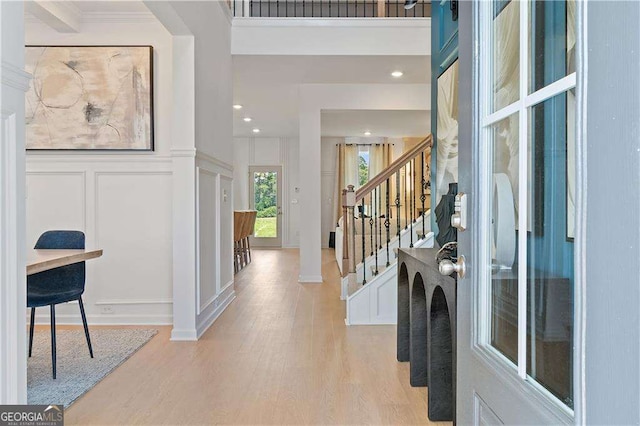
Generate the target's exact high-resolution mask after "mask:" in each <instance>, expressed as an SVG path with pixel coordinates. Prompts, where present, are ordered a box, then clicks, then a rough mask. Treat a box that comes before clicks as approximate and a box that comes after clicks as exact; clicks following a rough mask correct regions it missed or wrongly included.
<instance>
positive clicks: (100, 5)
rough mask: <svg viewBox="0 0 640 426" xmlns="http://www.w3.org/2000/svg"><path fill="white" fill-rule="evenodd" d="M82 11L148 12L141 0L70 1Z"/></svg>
mask: <svg viewBox="0 0 640 426" xmlns="http://www.w3.org/2000/svg"><path fill="white" fill-rule="evenodd" d="M69 3H71V4H73V5H74V6H75V7H76V8H78V9H79V10H80V11H81V12H82V13H144V12H149V9H147V6H145V5H144V3H142V2H141V1H126V0H110V1H92V0H88V1H71V2H69Z"/></svg>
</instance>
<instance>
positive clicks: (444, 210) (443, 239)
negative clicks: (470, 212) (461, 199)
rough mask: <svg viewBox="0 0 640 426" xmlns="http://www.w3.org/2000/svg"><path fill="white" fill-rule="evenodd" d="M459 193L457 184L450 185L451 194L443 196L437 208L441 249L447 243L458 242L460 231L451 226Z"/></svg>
mask: <svg viewBox="0 0 640 426" xmlns="http://www.w3.org/2000/svg"><path fill="white" fill-rule="evenodd" d="M457 193H458V184H457V183H456V182H452V183H450V184H449V192H447V193H446V194H445V195H443V196H442V198H441V199H440V202H439V203H438V205H437V206H436V223H437V224H438V235H437V236H436V241H437V242H438V244H440V247H442V246H444V245H445V244H447V243H450V242H453V241H458V230H457V229H456V228H454V227H453V226H451V215H453V212H454V205H455V199H456V194H457Z"/></svg>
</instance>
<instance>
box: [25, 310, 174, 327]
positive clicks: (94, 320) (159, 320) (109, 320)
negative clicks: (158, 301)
mask: <svg viewBox="0 0 640 426" xmlns="http://www.w3.org/2000/svg"><path fill="white" fill-rule="evenodd" d="M29 321H30V317H29V315H27V324H29ZM87 323H88V324H89V326H92V325H172V324H173V315H171V314H167V315H144V314H143V315H109V314H105V315H95V314H94V315H87ZM36 324H42V325H49V324H51V319H50V318H49V314H42V315H38V314H36ZM56 325H82V317H81V316H80V313H78V314H77V315H75V314H74V315H69V314H56Z"/></svg>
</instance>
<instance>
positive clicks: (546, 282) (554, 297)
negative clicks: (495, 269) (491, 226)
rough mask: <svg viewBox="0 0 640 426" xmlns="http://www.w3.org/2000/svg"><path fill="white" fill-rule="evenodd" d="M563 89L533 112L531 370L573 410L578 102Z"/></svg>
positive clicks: (529, 262)
mask: <svg viewBox="0 0 640 426" xmlns="http://www.w3.org/2000/svg"><path fill="white" fill-rule="evenodd" d="M573 98H574V95H573V91H572V90H570V91H568V92H564V93H561V94H559V95H557V96H554V97H553V98H551V99H549V100H547V101H545V102H543V103H541V104H538V105H536V106H535V107H533V108H531V109H530V111H529V129H530V132H529V135H530V136H529V149H528V152H529V162H528V163H529V167H530V168H532V169H533V170H534V173H533V184H532V185H530V186H529V188H528V191H529V192H530V197H529V200H532V201H531V203H532V204H531V205H530V207H529V212H530V215H531V216H532V218H533V223H534V229H533V232H531V233H529V238H528V241H527V246H528V247H527V257H528V259H527V271H528V280H527V316H528V321H527V322H528V326H527V374H528V375H529V376H531V377H532V378H533V379H535V380H536V381H537V382H538V383H540V384H541V385H542V386H543V387H545V388H546V389H547V390H548V391H550V392H551V393H552V394H554V395H555V396H556V397H558V398H559V399H560V400H561V401H563V402H564V403H565V404H566V405H567V406H569V407H570V408H573V387H572V383H573V285H574V280H573V276H574V275H573V262H574V259H573V226H574V225H573V216H574V209H575V207H574V203H573V188H574V187H575V175H574V170H575V168H574V165H573V163H574V158H573V156H574V151H573V150H574V146H575V130H574V129H575V113H574V111H575V101H574V100H573Z"/></svg>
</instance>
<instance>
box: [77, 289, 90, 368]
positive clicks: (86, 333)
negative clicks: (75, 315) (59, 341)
mask: <svg viewBox="0 0 640 426" xmlns="http://www.w3.org/2000/svg"><path fill="white" fill-rule="evenodd" d="M78 304H79V305H80V315H82V324H83V325H84V337H86V338H87V346H89V355H91V358H93V348H92V347H91V338H90V337H89V326H88V325H87V316H86V315H85V314H84V304H83V303H82V297H78Z"/></svg>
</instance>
